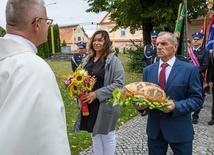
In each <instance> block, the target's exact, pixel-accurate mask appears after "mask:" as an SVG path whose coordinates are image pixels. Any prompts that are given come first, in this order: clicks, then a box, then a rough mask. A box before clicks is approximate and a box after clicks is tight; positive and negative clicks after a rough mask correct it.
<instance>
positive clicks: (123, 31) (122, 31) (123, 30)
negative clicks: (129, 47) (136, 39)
mask: <svg viewBox="0 0 214 155" xmlns="http://www.w3.org/2000/svg"><path fill="white" fill-rule="evenodd" d="M120 34H121V37H125V36H126V29H125V28H123V27H122V28H121V30H120Z"/></svg>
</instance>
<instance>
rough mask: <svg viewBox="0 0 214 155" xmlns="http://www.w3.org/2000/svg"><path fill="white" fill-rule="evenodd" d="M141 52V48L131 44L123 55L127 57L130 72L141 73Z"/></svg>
mask: <svg viewBox="0 0 214 155" xmlns="http://www.w3.org/2000/svg"><path fill="white" fill-rule="evenodd" d="M142 52H143V46H142V45H141V44H140V45H139V44H136V43H134V42H132V45H131V46H130V47H129V48H126V49H125V51H124V53H126V54H127V55H128V58H129V61H128V62H127V65H128V67H129V69H130V70H131V71H134V72H137V73H141V72H142V69H143V68H142Z"/></svg>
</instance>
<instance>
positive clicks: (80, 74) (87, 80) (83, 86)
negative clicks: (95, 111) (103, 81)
mask: <svg viewBox="0 0 214 155" xmlns="http://www.w3.org/2000/svg"><path fill="white" fill-rule="evenodd" d="M83 67H84V64H80V65H79V66H78V67H77V69H76V70H75V72H74V73H73V74H72V75H70V76H69V77H68V78H67V80H66V81H65V85H66V86H67V87H68V88H69V94H70V96H71V97H76V98H78V99H80V101H81V108H82V113H83V116H88V115H89V111H88V104H87V103H86V102H84V101H83V100H81V96H82V95H84V94H85V93H87V92H90V91H92V88H93V86H94V84H95V82H96V79H95V77H94V76H91V75H89V74H88V72H87V71H86V70H85V69H84V68H83Z"/></svg>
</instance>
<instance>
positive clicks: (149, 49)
mask: <svg viewBox="0 0 214 155" xmlns="http://www.w3.org/2000/svg"><path fill="white" fill-rule="evenodd" d="M158 33H159V32H158V31H152V32H151V33H150V36H151V44H149V45H145V47H144V50H143V53H142V65H143V68H144V67H146V66H148V65H150V64H152V63H154V59H155V58H156V56H157V54H156V53H157V49H156V39H157V37H158Z"/></svg>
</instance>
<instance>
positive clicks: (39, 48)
mask: <svg viewBox="0 0 214 155" xmlns="http://www.w3.org/2000/svg"><path fill="white" fill-rule="evenodd" d="M37 50H38V53H37V55H38V56H40V57H41V58H45V54H44V52H43V51H44V50H43V45H39V46H38V47H37Z"/></svg>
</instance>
